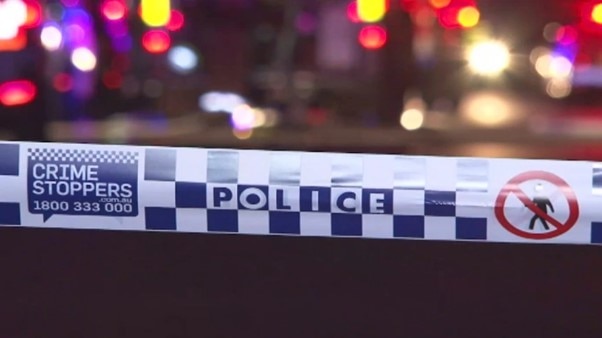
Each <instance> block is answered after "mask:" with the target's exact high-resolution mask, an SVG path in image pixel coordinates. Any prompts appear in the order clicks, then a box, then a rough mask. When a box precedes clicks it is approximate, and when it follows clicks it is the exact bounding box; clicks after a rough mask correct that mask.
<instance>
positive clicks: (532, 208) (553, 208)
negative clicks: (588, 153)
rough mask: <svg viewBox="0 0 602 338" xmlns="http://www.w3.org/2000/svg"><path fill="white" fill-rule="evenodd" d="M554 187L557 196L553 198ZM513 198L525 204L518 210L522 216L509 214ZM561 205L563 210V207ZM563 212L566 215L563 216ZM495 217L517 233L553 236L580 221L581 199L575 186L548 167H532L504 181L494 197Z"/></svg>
mask: <svg viewBox="0 0 602 338" xmlns="http://www.w3.org/2000/svg"><path fill="white" fill-rule="evenodd" d="M528 188H532V189H528ZM551 190H554V193H556V194H557V196H558V198H557V199H554V201H552V199H551V196H552V194H553V192H552V191H551ZM514 198H516V199H518V201H520V203H521V204H522V205H521V206H520V208H519V209H520V210H516V211H517V212H518V213H520V214H522V216H523V218H520V217H514V218H513V217H510V215H508V213H509V210H512V208H511V207H510V206H509V204H510V200H511V199H513V200H514ZM555 203H556V205H555ZM562 206H564V210H560V208H561V207H562ZM514 209H516V208H514ZM563 213H564V217H561V216H563V215H562V214H563ZM495 217H496V218H497V220H498V221H499V222H500V224H501V225H502V226H503V227H504V228H505V229H506V230H508V231H509V232H511V233H513V234H515V235H517V236H520V237H523V238H528V239H550V238H554V237H558V236H560V235H562V234H564V233H565V232H567V231H569V230H570V229H571V228H572V227H573V226H574V225H575V224H576V223H577V220H578V219H579V203H578V202H577V196H576V195H575V192H574V191H573V189H572V188H571V187H570V186H569V185H568V183H567V182H566V181H565V180H563V179H562V178H560V177H559V176H557V175H555V174H552V173H549V172H546V171H529V172H525V173H522V174H519V175H517V176H515V177H513V178H512V179H511V180H510V181H508V183H506V185H504V187H503V188H502V191H501V192H500V194H499V195H498V197H497V199H496V201H495Z"/></svg>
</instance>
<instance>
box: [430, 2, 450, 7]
mask: <svg viewBox="0 0 602 338" xmlns="http://www.w3.org/2000/svg"><path fill="white" fill-rule="evenodd" d="M429 2H430V3H431V6H433V7H435V8H437V9H439V8H443V7H447V6H448V5H449V3H450V2H451V0H430V1H429Z"/></svg>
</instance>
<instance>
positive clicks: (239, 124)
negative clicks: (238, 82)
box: [232, 104, 255, 130]
mask: <svg viewBox="0 0 602 338" xmlns="http://www.w3.org/2000/svg"><path fill="white" fill-rule="evenodd" d="M232 126H233V127H234V128H235V129H238V130H247V129H252V128H253V127H254V126H255V110H254V109H253V108H252V107H250V106H248V105H246V104H243V105H241V106H238V107H236V108H235V109H234V111H233V112H232Z"/></svg>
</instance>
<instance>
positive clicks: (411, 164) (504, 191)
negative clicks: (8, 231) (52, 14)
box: [0, 142, 602, 244]
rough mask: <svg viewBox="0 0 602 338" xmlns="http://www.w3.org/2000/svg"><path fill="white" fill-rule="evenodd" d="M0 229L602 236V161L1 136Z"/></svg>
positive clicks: (577, 239)
mask: <svg viewBox="0 0 602 338" xmlns="http://www.w3.org/2000/svg"><path fill="white" fill-rule="evenodd" d="M0 187H1V189H0V225H1V226H25V227H47V228H78V229H104V230H148V231H178V232H188V233H195V232H198V233H239V234H258V235H269V234H274V235H291V236H328V237H331V236H332V237H363V238H391V239H393V238H399V239H427V240H461V241H490V242H522V243H529V242H530V243H572V244H599V243H602V164H599V163H592V162H576V161H575V162H566V161H550V160H517V159H487V158H454V157H425V156H401V155H370V154H335V153H310V152H280V151H262V150H229V149H194V148H162V147H138V146H114V145H83V144H52V143H11V142H5V143H0Z"/></svg>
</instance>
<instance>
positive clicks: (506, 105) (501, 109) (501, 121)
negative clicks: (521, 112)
mask: <svg viewBox="0 0 602 338" xmlns="http://www.w3.org/2000/svg"><path fill="white" fill-rule="evenodd" d="M517 111H518V108H517V106H515V105H513V104H512V100H510V99H509V98H508V97H504V96H501V95H499V94H497V93H494V92H481V93H473V94H471V95H469V96H468V97H466V98H465V99H464V102H463V104H462V106H461V107H460V114H461V115H462V116H463V117H464V118H465V119H467V120H468V121H470V122H473V123H476V124H478V125H482V126H485V127H499V126H503V125H507V124H509V123H511V122H513V120H514V119H515V118H516V117H517V114H518V113H517Z"/></svg>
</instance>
